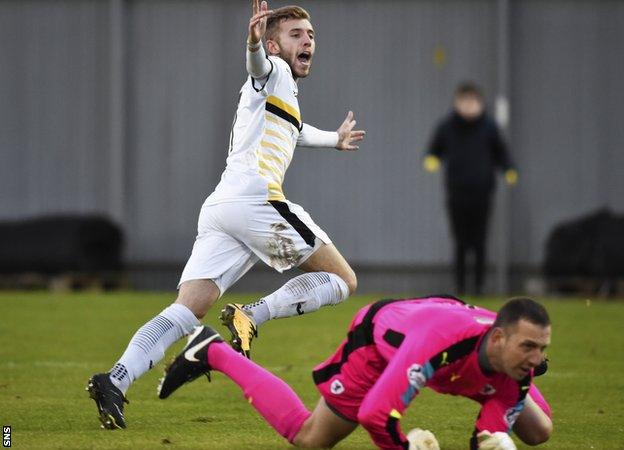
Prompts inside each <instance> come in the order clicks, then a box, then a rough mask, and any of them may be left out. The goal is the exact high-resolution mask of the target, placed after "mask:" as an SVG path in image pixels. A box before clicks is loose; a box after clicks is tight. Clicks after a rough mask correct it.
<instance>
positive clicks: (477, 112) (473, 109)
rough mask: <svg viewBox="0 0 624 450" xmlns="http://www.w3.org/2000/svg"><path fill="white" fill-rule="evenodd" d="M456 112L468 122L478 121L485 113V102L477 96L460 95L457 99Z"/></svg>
mask: <svg viewBox="0 0 624 450" xmlns="http://www.w3.org/2000/svg"><path fill="white" fill-rule="evenodd" d="M455 111H457V113H458V114H459V115H460V116H462V117H463V118H464V119H466V120H475V119H478V118H479V117H480V116H481V114H482V113H483V101H482V100H481V98H480V97H479V96H477V95H472V94H466V95H459V96H457V97H456V98H455Z"/></svg>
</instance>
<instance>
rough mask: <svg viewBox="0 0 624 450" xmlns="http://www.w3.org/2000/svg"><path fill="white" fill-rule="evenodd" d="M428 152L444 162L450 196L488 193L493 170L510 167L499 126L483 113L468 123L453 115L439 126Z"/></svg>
mask: <svg viewBox="0 0 624 450" xmlns="http://www.w3.org/2000/svg"><path fill="white" fill-rule="evenodd" d="M427 153H429V154H431V155H435V156H437V157H438V158H439V159H440V160H441V161H442V162H443V163H444V166H445V178H446V180H445V181H446V187H447V190H448V191H449V194H450V195H453V194H455V193H457V194H460V193H463V194H468V193H470V192H474V193H479V194H486V193H490V192H491V191H492V190H493V189H494V187H495V177H494V173H495V170H496V168H500V169H502V170H508V169H511V168H513V164H512V162H511V159H510V157H509V153H508V152H507V147H506V145H505V143H504V141H503V139H502V136H501V133H500V131H499V129H498V126H497V125H496V123H495V122H494V120H493V119H491V118H490V117H489V116H488V115H487V114H486V113H484V114H482V115H481V117H479V118H478V119H476V120H473V121H467V120H465V119H464V118H462V117H461V116H460V115H459V114H457V113H456V112H452V113H451V114H450V115H449V116H448V117H446V118H445V119H443V120H442V121H441V122H440V124H439V125H438V127H437V129H436V131H435V134H434V135H433V139H432V140H431V143H430V144H429V148H428V150H427Z"/></svg>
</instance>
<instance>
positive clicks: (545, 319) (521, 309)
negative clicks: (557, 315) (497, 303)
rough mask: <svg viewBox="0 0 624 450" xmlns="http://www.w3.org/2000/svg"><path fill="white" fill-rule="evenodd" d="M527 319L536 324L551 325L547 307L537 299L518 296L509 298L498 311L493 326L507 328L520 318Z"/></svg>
mask: <svg viewBox="0 0 624 450" xmlns="http://www.w3.org/2000/svg"><path fill="white" fill-rule="evenodd" d="M522 319H524V320H526V321H527V322H530V323H532V324H535V325H539V326H542V327H547V326H548V325H550V317H549V316H548V312H547V311H546V308H544V307H543V306H542V305H540V304H539V303H537V302H536V301H535V300H533V299H530V298H527V297H517V298H512V299H511V300H508V301H507V303H505V304H504V305H503V307H502V308H501V309H500V310H499V311H498V314H497V315H496V320H495V321H494V324H493V325H492V326H493V327H500V328H507V327H509V326H512V325H515V324H517V323H518V322H519V321H520V320H522Z"/></svg>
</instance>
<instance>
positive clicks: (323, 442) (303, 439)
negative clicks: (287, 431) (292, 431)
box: [292, 422, 339, 448]
mask: <svg viewBox="0 0 624 450" xmlns="http://www.w3.org/2000/svg"><path fill="white" fill-rule="evenodd" d="M338 442H339V441H334V440H332V439H331V438H330V437H329V436H325V435H323V434H321V433H319V432H318V430H316V428H315V426H314V423H313V422H308V423H306V424H304V425H303V426H302V427H301V430H299V433H297V436H295V439H293V441H292V444H293V445H294V446H295V447H299V448H332V447H334V446H335V445H336V444H337V443H338Z"/></svg>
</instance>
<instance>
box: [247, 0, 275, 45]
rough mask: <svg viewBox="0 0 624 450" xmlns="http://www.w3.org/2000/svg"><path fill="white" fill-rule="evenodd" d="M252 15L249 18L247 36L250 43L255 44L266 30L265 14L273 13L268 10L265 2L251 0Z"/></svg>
mask: <svg viewBox="0 0 624 450" xmlns="http://www.w3.org/2000/svg"><path fill="white" fill-rule="evenodd" d="M252 4H253V5H252V6H253V15H252V16H251V19H249V38H248V42H249V43H250V44H257V43H258V42H260V41H261V40H262V38H263V37H264V33H265V32H266V23H267V16H269V15H271V14H272V13H273V10H269V5H268V4H267V2H265V1H263V2H262V3H260V2H259V1H258V0H252Z"/></svg>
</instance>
